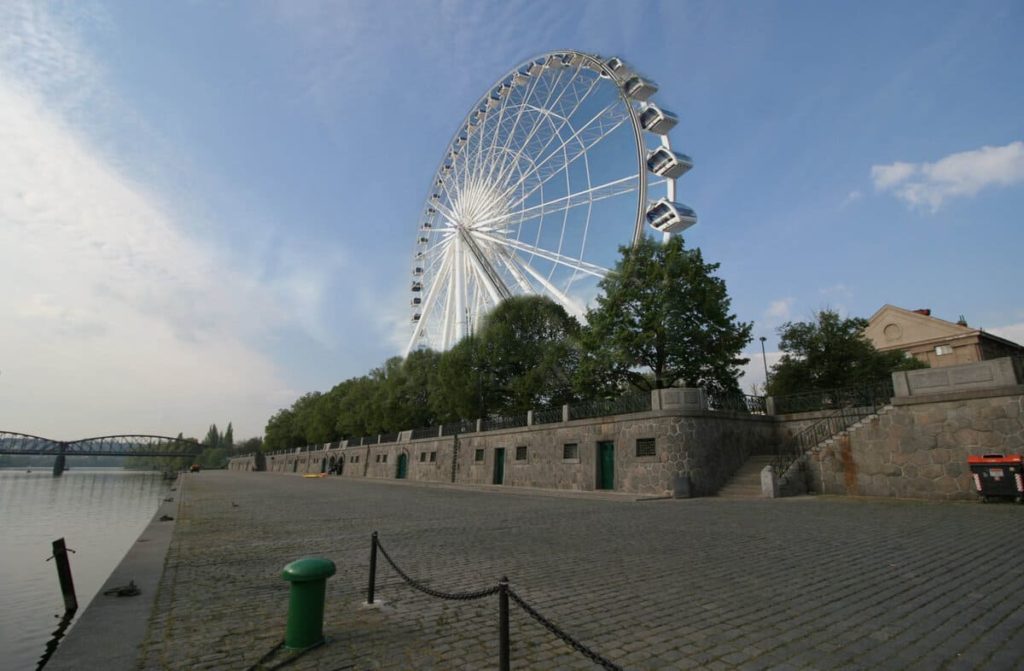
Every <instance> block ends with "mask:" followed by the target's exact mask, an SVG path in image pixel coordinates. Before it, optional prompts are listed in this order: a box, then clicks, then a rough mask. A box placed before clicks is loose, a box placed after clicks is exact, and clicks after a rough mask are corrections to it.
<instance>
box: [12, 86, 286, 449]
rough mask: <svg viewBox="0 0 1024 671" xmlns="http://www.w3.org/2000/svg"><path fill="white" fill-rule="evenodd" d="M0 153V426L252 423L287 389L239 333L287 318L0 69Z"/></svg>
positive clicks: (119, 428)
mask: <svg viewBox="0 0 1024 671" xmlns="http://www.w3.org/2000/svg"><path fill="white" fill-rule="evenodd" d="M0 147H3V151H2V152H0V287H2V288H3V291H0V315H3V316H4V317H3V319H4V323H3V328H2V329H0V369H2V370H3V376H2V377H0V428H2V429H6V430H14V431H25V432H28V433H36V434H40V435H47V436H53V437H55V438H69V437H80V436H83V435H90V434H91V435H95V434H102V433H116V432H144V433H154V432H155V433H172V432H173V433H177V431H185V432H187V433H188V432H194V433H199V432H201V431H202V430H203V429H204V426H205V424H207V423H209V422H211V421H219V422H227V421H228V420H232V421H234V423H235V427H236V435H247V434H253V433H259V432H261V431H262V428H263V423H264V422H265V420H266V418H267V417H268V416H269V414H270V413H271V412H273V410H275V409H276V408H277V407H279V406H280V405H283V404H285V403H286V402H287V401H289V400H291V398H292V397H294V395H295V394H294V392H293V391H291V390H287V389H286V388H285V385H284V384H283V383H282V381H281V379H280V377H279V372H278V371H277V370H275V368H274V366H273V365H272V364H271V363H270V362H269V361H268V360H267V359H266V358H265V357H264V356H263V355H262V354H261V353H260V352H259V351H257V350H256V349H254V348H253V347H251V346H250V345H248V344H247V343H246V342H244V341H243V340H242V339H241V337H240V336H239V334H242V333H253V332H257V333H258V332H260V331H261V329H263V328H264V327H265V325H267V324H269V325H274V324H277V323H280V322H281V321H282V320H283V319H284V312H283V311H282V310H281V309H279V308H278V307H277V306H276V304H275V303H273V302H271V301H270V300H268V299H267V298H266V297H265V295H264V294H265V292H264V291H262V290H261V288H260V287H259V286H257V285H256V284H255V283H253V282H252V281H250V280H249V279H248V278H246V277H245V276H242V275H241V274H238V273H235V272H234V271H232V270H231V269H230V265H229V264H226V263H224V261H223V259H221V258H219V257H218V256H217V255H216V254H214V253H213V252H211V251H210V250H208V249H206V248H204V247H203V246H201V245H199V244H197V243H195V242H194V241H191V240H189V239H188V238H186V237H184V236H183V235H181V234H180V233H179V232H178V230H177V229H176V227H175V226H174V225H173V220H172V219H171V218H170V217H169V216H168V214H167V213H166V212H164V211H163V210H162V209H161V208H158V207H156V206H154V205H153V204H152V203H151V202H150V200H149V199H148V198H147V196H146V194H145V193H144V192H143V191H142V190H141V189H139V188H138V187H136V186H135V185H133V184H132V183H130V182H129V181H128V180H126V179H125V178H124V177H123V176H121V175H120V174H118V172H117V171H116V170H114V169H112V168H111V167H110V166H109V165H107V164H106V163H105V162H104V161H102V160H100V159H98V158H97V157H96V156H95V155H94V153H93V152H92V151H91V150H90V147H89V146H88V145H87V144H86V143H84V142H82V141H81V140H80V139H79V138H78V137H77V135H76V134H75V133H74V132H72V131H71V130H70V129H68V128H67V127H66V126H65V125H64V124H63V123H62V122H61V120H60V119H58V118H56V117H54V116H53V115H51V114H50V113H49V112H48V110H47V108H46V106H45V105H44V104H43V103H42V102H41V101H40V100H39V99H38V98H37V97H35V96H34V95H32V94H30V93H27V92H25V91H24V90H20V89H15V88H13V87H11V86H9V85H8V84H6V83H5V81H4V80H2V79H0ZM197 423H198V426H197V425H196V424H197Z"/></svg>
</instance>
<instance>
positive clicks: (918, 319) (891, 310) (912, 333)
mask: <svg viewBox="0 0 1024 671" xmlns="http://www.w3.org/2000/svg"><path fill="white" fill-rule="evenodd" d="M864 335H865V336H866V337H867V339H868V340H870V341H871V343H872V344H873V345H874V346H875V348H876V349H878V350H881V351H883V352H884V351H887V350H902V351H904V352H906V353H907V354H909V355H912V356H914V357H915V358H917V359H918V360H920V361H923V362H925V363H927V364H928V365H929V366H931V367H932V368H939V367H942V366H954V365H957V364H964V363H975V362H978V361H985V360H987V359H997V358H999V357H1004V356H1011V355H1024V347H1022V346H1021V345H1018V344H1017V343H1015V342H1011V341H1009V340H1006V339H1005V338H1000V337H999V336H996V335H992V334H991V333H988V332H986V331H984V330H982V329H980V328H973V327H971V326H968V325H967V322H966V321H965V320H964V319H963V317H961V318H960V320H959V321H957V322H949V321H946V320H945V319H939V318H938V317H933V316H932V311H931V310H928V309H922V310H905V309H903V308H899V307H896V306H895V305H883V306H882V307H881V309H879V310H878V312H876V313H875V314H873V315H871V318H870V319H869V320H868V326H867V328H865V329H864Z"/></svg>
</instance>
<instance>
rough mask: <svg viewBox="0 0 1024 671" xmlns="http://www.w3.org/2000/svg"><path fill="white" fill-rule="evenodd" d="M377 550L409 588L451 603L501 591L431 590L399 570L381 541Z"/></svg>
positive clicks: (490, 588)
mask: <svg viewBox="0 0 1024 671" xmlns="http://www.w3.org/2000/svg"><path fill="white" fill-rule="evenodd" d="M377 549H378V550H380V553H381V554H382V555H384V559H387V560H388V563H389V564H391V568H393V569H395V573H397V574H398V575H399V577H401V578H402V580H404V581H405V582H406V584H407V585H409V587H412V588H413V589H417V590H419V591H421V592H423V593H424V594H427V595H429V596H433V597H436V598H438V599H448V600H449V601H473V600H474V599H483V598H484V597H487V596H491V595H492V594H497V593H498V591H499V590H500V589H501V588H500V587H498V586H495V587H488V588H486V589H480V590H476V591H475V592H439V591H437V590H436V589H430V588H429V587H427V586H426V585H423V584H420V583H418V582H416V581H415V580H413V579H412V578H410V577H409V576H408V575H406V573H405V571H403V570H402V569H400V568H398V565H396V564H395V562H394V560H392V559H391V557H389V556H388V553H387V550H385V549H384V546H383V545H381V544H380V541H379V540H378V541H377Z"/></svg>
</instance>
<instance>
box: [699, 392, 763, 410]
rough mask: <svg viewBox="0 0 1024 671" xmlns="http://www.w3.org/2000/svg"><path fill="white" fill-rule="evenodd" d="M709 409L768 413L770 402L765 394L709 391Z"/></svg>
mask: <svg viewBox="0 0 1024 671" xmlns="http://www.w3.org/2000/svg"><path fill="white" fill-rule="evenodd" d="M707 399H708V410H728V411H731V412H742V413H745V414H748V415H767V414H768V402H767V399H766V398H765V397H764V396H751V395H749V394H738V393H736V394H713V393H710V392H708V393H707Z"/></svg>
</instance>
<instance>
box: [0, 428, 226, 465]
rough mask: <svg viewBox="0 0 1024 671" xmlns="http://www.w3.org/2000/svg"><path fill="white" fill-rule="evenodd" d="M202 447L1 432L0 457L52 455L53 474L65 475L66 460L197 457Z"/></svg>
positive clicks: (135, 438) (158, 440) (177, 441)
mask: <svg viewBox="0 0 1024 671" xmlns="http://www.w3.org/2000/svg"><path fill="white" fill-rule="evenodd" d="M205 448H206V445H203V444H202V443H200V442H198V441H196V440H193V439H191V438H170V437H168V436H146V435H121V436H99V437H96V438H83V439H81V440H70V441H68V440H51V439H50V438H41V437H39V436H32V435H29V434H27V433H15V432H13V431H0V454H26V455H28V454H33V455H38V454H41V455H52V456H53V457H54V462H53V474H54V475H60V474H61V473H63V472H64V469H65V459H66V458H67V457H196V456H198V455H199V453H200V452H202V451H203V450H204V449H205Z"/></svg>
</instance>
